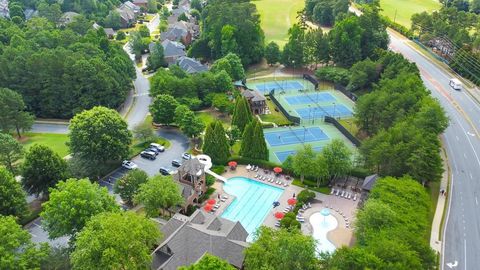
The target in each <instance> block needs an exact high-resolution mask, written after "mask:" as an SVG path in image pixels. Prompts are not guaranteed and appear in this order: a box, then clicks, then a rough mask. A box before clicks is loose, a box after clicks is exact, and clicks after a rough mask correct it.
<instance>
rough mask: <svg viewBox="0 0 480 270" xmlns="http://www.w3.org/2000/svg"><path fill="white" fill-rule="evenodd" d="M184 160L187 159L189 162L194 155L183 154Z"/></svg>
mask: <svg viewBox="0 0 480 270" xmlns="http://www.w3.org/2000/svg"><path fill="white" fill-rule="evenodd" d="M182 158H183V159H186V160H189V159H191V158H192V155H190V154H189V153H183V155H182Z"/></svg>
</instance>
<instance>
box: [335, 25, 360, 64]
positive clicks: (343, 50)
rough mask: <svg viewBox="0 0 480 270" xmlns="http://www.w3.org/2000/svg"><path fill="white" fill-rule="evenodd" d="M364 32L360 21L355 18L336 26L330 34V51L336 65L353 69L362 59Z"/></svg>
mask: <svg viewBox="0 0 480 270" xmlns="http://www.w3.org/2000/svg"><path fill="white" fill-rule="evenodd" d="M362 32H363V29H362V28H361V27H360V24H359V19H358V18H357V17H355V16H350V17H347V18H345V19H343V20H342V21H340V22H338V23H336V24H335V27H333V29H332V30H331V31H330V33H329V37H330V50H331V54H332V60H333V61H334V62H335V64H337V65H339V66H342V67H351V66H352V65H353V64H354V63H356V62H358V61H359V60H361V59H362V48H361V40H362Z"/></svg>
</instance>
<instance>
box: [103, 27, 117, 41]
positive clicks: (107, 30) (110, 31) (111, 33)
mask: <svg viewBox="0 0 480 270" xmlns="http://www.w3.org/2000/svg"><path fill="white" fill-rule="evenodd" d="M103 31H105V34H106V35H107V37H108V38H109V39H113V38H114V37H115V31H114V30H113V29H112V28H104V29H103Z"/></svg>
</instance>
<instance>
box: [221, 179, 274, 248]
mask: <svg viewBox="0 0 480 270" xmlns="http://www.w3.org/2000/svg"><path fill="white" fill-rule="evenodd" d="M223 190H224V191H225V192H226V193H228V194H230V195H233V196H235V197H236V198H235V200H234V201H233V202H232V203H231V204H230V205H229V206H228V207H227V209H225V211H224V212H223V214H222V217H223V218H226V219H228V220H231V221H240V223H241V224H242V225H243V227H244V228H245V230H247V232H248V238H247V241H249V242H251V241H252V237H253V233H254V232H255V231H256V230H257V228H258V227H260V225H262V223H263V221H264V220H265V218H266V217H267V215H268V213H269V212H270V210H271V209H272V207H273V206H272V203H273V202H274V201H277V200H278V198H280V195H282V193H283V189H281V188H278V187H274V186H270V185H266V184H263V183H260V182H257V181H254V180H252V179H249V178H246V177H233V178H230V179H228V181H227V182H226V183H225V184H224V185H223Z"/></svg>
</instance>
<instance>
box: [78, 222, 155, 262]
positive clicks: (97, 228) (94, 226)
mask: <svg viewBox="0 0 480 270" xmlns="http://www.w3.org/2000/svg"><path fill="white" fill-rule="evenodd" d="M160 238H161V233H160V230H158V228H157V225H156V224H155V222H153V221H151V220H149V219H147V218H145V217H142V216H140V215H137V214H135V213H133V212H123V213H101V214H99V215H97V216H95V217H93V218H92V219H91V220H90V221H88V222H87V224H86V226H85V228H84V229H83V230H82V231H81V232H80V233H79V234H78V238H77V241H76V243H75V250H74V251H73V252H72V264H73V267H74V269H99V270H100V269H145V268H148V267H149V266H150V264H151V261H152V257H151V255H150V253H151V250H152V247H153V246H154V245H155V244H156V243H157V242H158V240H159V239H160Z"/></svg>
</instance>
